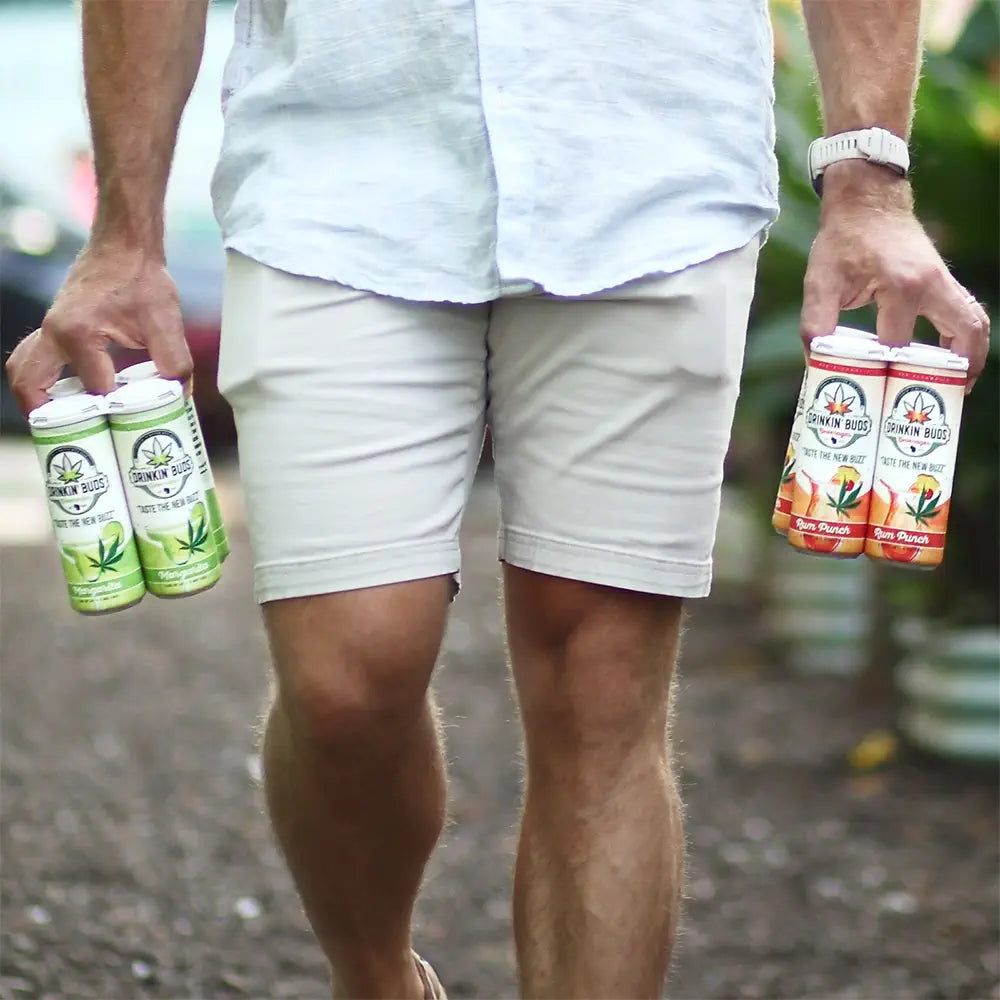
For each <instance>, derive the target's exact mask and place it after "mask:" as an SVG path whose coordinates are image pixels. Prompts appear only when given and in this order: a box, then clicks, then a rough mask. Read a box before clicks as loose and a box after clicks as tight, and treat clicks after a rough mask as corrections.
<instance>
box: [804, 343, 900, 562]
mask: <svg viewBox="0 0 1000 1000" xmlns="http://www.w3.org/2000/svg"><path fill="white" fill-rule="evenodd" d="M885 368H886V366H885V364H884V363H883V362H869V361H864V360H855V359H844V360H840V359H837V358H826V357H812V358H810V360H809V369H808V374H807V377H806V390H805V401H804V410H803V415H802V431H801V434H800V437H799V448H798V454H797V456H796V469H795V473H794V475H795V484H794V486H795V488H794V493H793V497H792V509H791V514H790V521H789V526H788V540H789V542H791V544H792V545H794V546H795V547H796V548H800V549H806V550H808V551H810V552H815V553H818V554H823V555H833V556H856V555H860V554H861V552H862V551H863V550H864V547H865V533H866V526H867V521H868V506H869V502H870V499H871V486H872V478H873V474H874V468H875V449H876V442H877V439H878V433H877V431H878V418H879V415H880V414H881V411H882V398H883V395H884V392H885Z"/></svg>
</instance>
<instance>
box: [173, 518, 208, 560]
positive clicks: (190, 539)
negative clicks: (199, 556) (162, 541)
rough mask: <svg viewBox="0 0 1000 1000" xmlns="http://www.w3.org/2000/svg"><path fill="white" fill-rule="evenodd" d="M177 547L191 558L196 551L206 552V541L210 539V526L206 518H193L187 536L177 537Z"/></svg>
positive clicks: (188, 525)
mask: <svg viewBox="0 0 1000 1000" xmlns="http://www.w3.org/2000/svg"><path fill="white" fill-rule="evenodd" d="M174 541H175V542H177V547H178V549H180V550H181V551H182V552H186V553H187V556H188V558H189V559H190V558H191V556H192V555H194V553H195V552H204V551H205V543H206V542H207V541H208V526H207V525H206V524H205V519H204V518H200V519H199V520H198V521H197V522H195V520H194V519H193V518H192V519H190V520H189V521H188V524H187V538H186V539H184V538H175V539H174Z"/></svg>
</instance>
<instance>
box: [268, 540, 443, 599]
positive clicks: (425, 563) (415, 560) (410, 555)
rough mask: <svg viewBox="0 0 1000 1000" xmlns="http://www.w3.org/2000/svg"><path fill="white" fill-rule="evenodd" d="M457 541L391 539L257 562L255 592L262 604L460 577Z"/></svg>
mask: <svg viewBox="0 0 1000 1000" xmlns="http://www.w3.org/2000/svg"><path fill="white" fill-rule="evenodd" d="M460 567H461V552H460V550H459V546H458V542H457V541H456V542H434V543H421V544H418V545H391V546H380V547H378V548H370V549H365V550H362V551H360V552H359V551H354V552H342V553H338V554H337V555H328V556H320V557H317V558H308V559H293V560H288V561H283V562H270V563H266V564H255V565H254V598H255V600H256V601H257V603H258V604H264V603H265V602H267V601H278V600H284V599H286V598H289V597H310V596H316V595H318V594H329V593H339V592H342V591H347V590H359V589H361V588H363V587H378V586H384V585H386V584H390V583H404V582H406V581H408V580H421V579H427V578H429V577H434V576H452V577H455V579H456V583H457V582H458V574H459V570H460Z"/></svg>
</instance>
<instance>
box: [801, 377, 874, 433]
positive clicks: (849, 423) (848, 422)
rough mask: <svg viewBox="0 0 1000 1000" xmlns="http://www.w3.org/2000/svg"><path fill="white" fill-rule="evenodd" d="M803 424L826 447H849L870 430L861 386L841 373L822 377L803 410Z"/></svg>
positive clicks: (869, 418) (870, 423) (870, 426)
mask: <svg viewBox="0 0 1000 1000" xmlns="http://www.w3.org/2000/svg"><path fill="white" fill-rule="evenodd" d="M806 427H808V428H809V429H810V430H811V431H812V432H813V434H815V435H816V439H817V440H818V441H819V443H820V444H821V445H823V446H824V447H826V448H837V449H842V448H849V447H850V446H851V445H852V444H854V442H855V441H857V440H858V439H859V438H863V437H864V436H865V435H866V434H870V433H871V429H872V418H871V417H870V416H869V415H868V409H867V403H866V400H865V391H864V389H862V388H861V386H860V385H858V383H857V382H855V381H853V380H852V379H849V378H845V377H844V376H843V375H831V376H830V377H829V378H825V379H823V381H822V382H820V384H819V386H818V387H817V388H816V392H815V394H814V395H813V398H812V401H811V402H810V404H809V408H808V409H807V410H806Z"/></svg>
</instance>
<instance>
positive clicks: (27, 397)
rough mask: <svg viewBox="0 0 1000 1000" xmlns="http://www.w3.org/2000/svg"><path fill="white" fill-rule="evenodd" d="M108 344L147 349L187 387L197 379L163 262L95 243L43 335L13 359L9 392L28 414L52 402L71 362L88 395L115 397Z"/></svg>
mask: <svg viewBox="0 0 1000 1000" xmlns="http://www.w3.org/2000/svg"><path fill="white" fill-rule="evenodd" d="M109 342H113V343H116V344H120V345H121V346H122V347H128V348H145V349H146V350H148V351H149V355H150V357H151V358H152V359H153V361H154V362H156V367H157V368H158V369H159V371H160V374H161V375H163V376H164V377H165V378H174V379H179V380H180V381H182V382H183V381H186V380H187V379H188V378H189V377H190V375H191V352H190V351H189V350H188V345H187V341H186V340H185V339H184V324H183V321H182V319H181V310H180V303H179V302H178V299H177V289H176V288H175V287H174V283H173V281H172V280H171V279H170V276H169V275H168V274H167V271H166V268H165V267H164V265H163V260H162V258H160V257H158V256H156V255H153V254H151V253H150V252H148V251H146V250H139V249H135V248H132V247H126V246H121V245H117V244H112V243H92V244H91V245H90V246H88V247H87V248H86V249H85V250H84V251H83V253H82V254H81V255H80V256H79V257H78V258H77V260H76V263H75V264H74V265H73V267H72V268H70V271H69V274H68V275H67V276H66V280H65V281H64V282H63V286H62V288H61V289H60V290H59V293H58V294H57V295H56V298H55V301H54V302H53V303H52V306H51V307H50V309H49V311H48V313H46V316H45V319H44V320H43V322H42V326H41V329H38V330H35V332H34V333H32V334H29V335H28V336H27V337H25V338H24V340H22V341H21V342H20V343H19V344H18V345H17V347H16V348H14V351H13V353H12V354H11V356H10V358H9V359H8V360H7V366H6V370H7V377H8V379H9V380H10V386H11V389H12V390H13V391H14V394H15V396H17V399H18V402H19V404H20V406H21V409H22V410H23V411H24V412H25V414H27V413H30V412H31V411H32V410H33V409H35V408H36V407H38V406H41V405H42V403H44V402H46V401H47V400H48V395H47V391H46V390H48V389H49V387H50V386H51V385H52V384H53V383H54V382H55V381H56V380H57V379H58V378H59V376H60V374H61V373H62V369H63V365H66V364H68V365H69V366H70V367H71V368H72V369H73V370H74V371H75V372H76V374H77V375H79V377H80V380H81V381H82V382H83V384H84V386H85V388H86V389H87V390H88V391H89V392H94V393H100V394H103V393H107V392H110V391H111V390H112V389H113V388H114V384H115V369H114V365H113V364H112V361H111V358H110V356H109V355H108V352H107V349H106V348H107V344H108V343H109Z"/></svg>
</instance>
